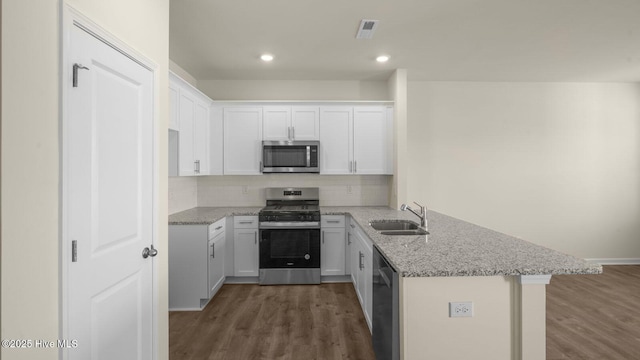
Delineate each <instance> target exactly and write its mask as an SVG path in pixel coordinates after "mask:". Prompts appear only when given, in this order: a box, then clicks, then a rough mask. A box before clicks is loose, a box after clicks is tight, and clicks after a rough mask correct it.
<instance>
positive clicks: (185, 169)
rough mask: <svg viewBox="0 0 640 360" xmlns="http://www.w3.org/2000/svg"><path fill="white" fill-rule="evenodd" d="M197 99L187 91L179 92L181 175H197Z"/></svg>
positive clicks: (179, 158)
mask: <svg viewBox="0 0 640 360" xmlns="http://www.w3.org/2000/svg"><path fill="white" fill-rule="evenodd" d="M195 110H196V100H195V98H193V97H192V96H191V94H189V93H188V92H185V91H179V93H178V119H179V122H180V132H179V135H178V136H179V139H180V141H179V143H178V152H179V157H178V160H179V161H178V163H179V169H180V171H179V173H180V176H192V175H195V170H196V165H195V161H194V158H193V150H194V144H193V132H194V129H195V116H196V113H195Z"/></svg>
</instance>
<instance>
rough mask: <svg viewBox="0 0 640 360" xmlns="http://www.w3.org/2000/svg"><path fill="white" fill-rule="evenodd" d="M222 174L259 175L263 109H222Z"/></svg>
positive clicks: (246, 107)
mask: <svg viewBox="0 0 640 360" xmlns="http://www.w3.org/2000/svg"><path fill="white" fill-rule="evenodd" d="M223 118H224V174H225V175H259V174H260V173H261V172H260V165H261V159H262V156H261V153H262V108H261V107H249V106H242V107H231V108H229V107H227V108H224V113H223Z"/></svg>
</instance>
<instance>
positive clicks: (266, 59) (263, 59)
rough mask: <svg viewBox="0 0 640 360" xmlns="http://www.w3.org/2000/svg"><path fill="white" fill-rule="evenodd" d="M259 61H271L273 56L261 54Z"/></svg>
mask: <svg viewBox="0 0 640 360" xmlns="http://www.w3.org/2000/svg"><path fill="white" fill-rule="evenodd" d="M260 59H262V61H266V62H269V61H271V60H273V55H271V54H263V55H261V56H260Z"/></svg>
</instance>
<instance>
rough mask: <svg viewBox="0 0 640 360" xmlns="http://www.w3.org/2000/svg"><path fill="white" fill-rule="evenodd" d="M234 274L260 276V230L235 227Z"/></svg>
mask: <svg viewBox="0 0 640 360" xmlns="http://www.w3.org/2000/svg"><path fill="white" fill-rule="evenodd" d="M233 233H234V235H233V237H234V252H233V260H234V276H258V230H257V229H235V230H233Z"/></svg>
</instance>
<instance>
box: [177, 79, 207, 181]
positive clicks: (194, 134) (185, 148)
mask: <svg viewBox="0 0 640 360" xmlns="http://www.w3.org/2000/svg"><path fill="white" fill-rule="evenodd" d="M169 80H170V88H169V107H170V123H172V122H174V123H177V126H175V125H173V126H174V127H175V128H177V130H178V156H177V159H178V174H179V175H180V176H194V175H209V174H210V172H209V169H210V164H209V161H210V157H209V123H210V115H209V108H210V107H211V104H212V102H211V99H209V98H208V97H206V96H205V95H204V94H202V93H201V92H199V91H198V90H197V89H195V88H194V87H192V86H191V85H189V84H188V83H186V82H185V81H184V80H182V79H180V78H179V77H178V76H176V75H175V74H173V73H169ZM170 126H171V125H170ZM174 130H175V129H174Z"/></svg>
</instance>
